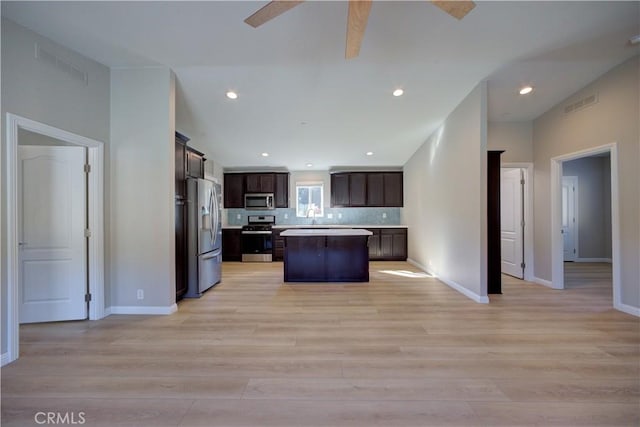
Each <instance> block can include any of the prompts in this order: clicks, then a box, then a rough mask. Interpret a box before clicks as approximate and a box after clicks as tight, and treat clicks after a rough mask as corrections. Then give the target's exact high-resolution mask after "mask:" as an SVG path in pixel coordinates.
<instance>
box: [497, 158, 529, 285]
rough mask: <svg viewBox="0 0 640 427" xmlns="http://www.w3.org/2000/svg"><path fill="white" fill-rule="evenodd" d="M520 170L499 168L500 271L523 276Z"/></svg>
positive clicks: (522, 218) (522, 219)
mask: <svg viewBox="0 0 640 427" xmlns="http://www.w3.org/2000/svg"><path fill="white" fill-rule="evenodd" d="M522 179H523V176H522V170H521V169H511V168H502V169H501V170H500V241H501V252H502V272H503V273H505V274H509V275H511V276H515V277H517V278H519V279H522V278H523V277H524V268H523V265H524V258H523V257H524V252H523V248H524V228H523V224H524V222H523V221H524V217H523V209H522V206H523V194H522V193H523V188H522Z"/></svg>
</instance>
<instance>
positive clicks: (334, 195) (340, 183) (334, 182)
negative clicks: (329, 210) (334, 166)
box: [331, 173, 350, 207]
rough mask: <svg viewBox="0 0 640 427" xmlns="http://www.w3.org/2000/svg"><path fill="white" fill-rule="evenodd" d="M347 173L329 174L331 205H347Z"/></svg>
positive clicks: (348, 203) (348, 202) (348, 198)
mask: <svg viewBox="0 0 640 427" xmlns="http://www.w3.org/2000/svg"><path fill="white" fill-rule="evenodd" d="M349 205H350V197H349V174H348V173H336V174H333V175H331V206H332V207H334V206H335V207H341V206H349Z"/></svg>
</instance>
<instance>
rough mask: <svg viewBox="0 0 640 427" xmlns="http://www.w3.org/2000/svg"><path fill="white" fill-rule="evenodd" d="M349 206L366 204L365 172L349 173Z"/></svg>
mask: <svg viewBox="0 0 640 427" xmlns="http://www.w3.org/2000/svg"><path fill="white" fill-rule="evenodd" d="M349 206H367V174H366V173H351V174H349Z"/></svg>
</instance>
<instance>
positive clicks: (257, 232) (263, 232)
mask: <svg viewBox="0 0 640 427" xmlns="http://www.w3.org/2000/svg"><path fill="white" fill-rule="evenodd" d="M242 234H271V231H243V232H242Z"/></svg>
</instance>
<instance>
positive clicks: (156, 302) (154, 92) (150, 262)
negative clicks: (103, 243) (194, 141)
mask: <svg viewBox="0 0 640 427" xmlns="http://www.w3.org/2000/svg"><path fill="white" fill-rule="evenodd" d="M174 89H175V87H174V77H173V73H172V72H171V70H169V69H168V68H166V67H158V68H144V69H129V68H125V69H114V70H112V72H111V146H110V149H111V166H112V168H113V170H114V173H112V174H111V194H112V197H111V203H110V218H111V221H112V222H113V224H114V226H113V227H112V229H111V239H110V242H111V244H110V248H109V250H110V257H111V281H112V286H111V301H112V308H115V307H136V306H137V307H158V308H165V309H166V308H168V307H170V306H171V305H172V304H174V303H175V243H174V209H175V207H174V186H175V162H174V154H175V148H174V144H175V142H174V141H175V137H174V132H175V118H174V117H175V114H174V105H175V90H174ZM115 171H117V173H115ZM138 289H142V290H143V291H144V295H145V297H144V300H138V299H137V296H136V293H137V290H138Z"/></svg>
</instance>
